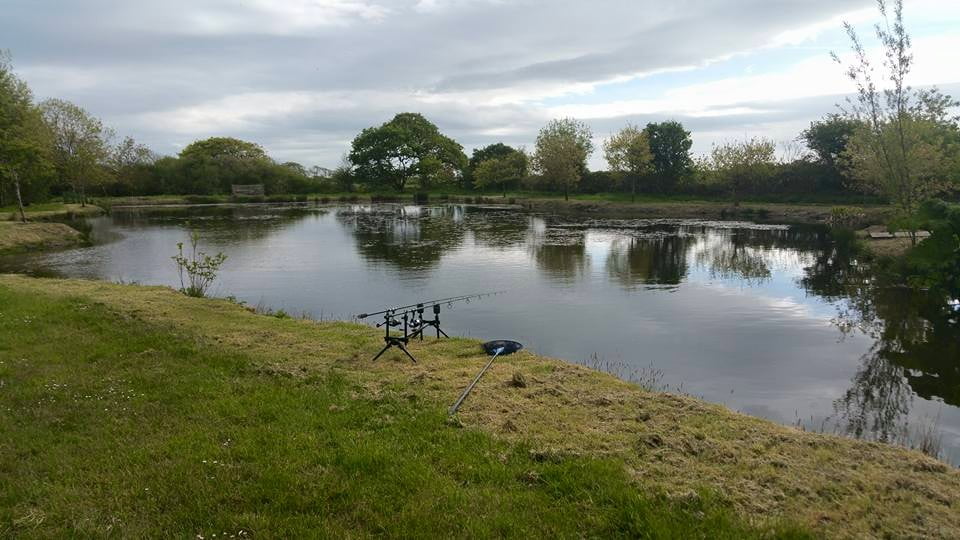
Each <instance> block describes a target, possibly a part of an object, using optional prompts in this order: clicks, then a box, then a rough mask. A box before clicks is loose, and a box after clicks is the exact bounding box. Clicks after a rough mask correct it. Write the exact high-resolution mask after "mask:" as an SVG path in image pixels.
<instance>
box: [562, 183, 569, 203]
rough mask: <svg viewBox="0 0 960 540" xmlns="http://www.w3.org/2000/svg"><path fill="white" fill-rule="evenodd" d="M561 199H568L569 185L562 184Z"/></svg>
mask: <svg viewBox="0 0 960 540" xmlns="http://www.w3.org/2000/svg"><path fill="white" fill-rule="evenodd" d="M563 200H565V201H569V200H570V186H563Z"/></svg>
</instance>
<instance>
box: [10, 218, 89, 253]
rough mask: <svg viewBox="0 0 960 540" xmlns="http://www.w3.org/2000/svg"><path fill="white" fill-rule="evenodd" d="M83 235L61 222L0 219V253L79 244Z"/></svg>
mask: <svg viewBox="0 0 960 540" xmlns="http://www.w3.org/2000/svg"><path fill="white" fill-rule="evenodd" d="M82 241H83V235H82V234H80V233H79V232H78V231H77V230H76V229H73V228H71V227H70V226H69V225H64V224H63V223H20V222H14V221H0V254H3V253H15V252H20V251H26V250H29V249H52V248H62V247H69V246H74V245H77V244H80V243H81V242H82Z"/></svg>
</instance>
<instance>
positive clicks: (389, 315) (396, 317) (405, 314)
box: [357, 291, 504, 363]
mask: <svg viewBox="0 0 960 540" xmlns="http://www.w3.org/2000/svg"><path fill="white" fill-rule="evenodd" d="M502 292H504V291H497V292H487V293H480V294H465V295H461V296H451V297H449V298H440V299H437V300H428V301H426V302H418V303H416V304H410V305H407V306H398V307H394V308H387V309H384V310H382V311H377V312H374V313H361V314H360V315H357V319H366V318H368V317H376V316H378V315H379V316H383V321H382V322H379V323H377V328H380V327H383V328H384V334H383V341H384V343H385V345H384V346H383V348H382V349H380V352H378V353H377V355H376V356H374V357H373V361H376V360H377V359H378V358H380V357H381V356H383V353H385V352H387V351H388V350H390V348H391V347H397V348H398V349H400V350H401V351H403V353H404V354H406V355H407V356H408V357H409V358H410V360H412V361H413V362H414V363H416V362H417V359H416V358H415V357H414V356H413V354H411V353H410V351H409V350H407V345H408V344H409V343H410V341H411V340H414V339H417V338H420V341H423V333H424V331H425V330H427V329H428V328H435V329H436V331H437V339H440V336H441V335H443V337H450V336H448V335H447V333H446V332H444V331H443V329H442V328H440V309H441V306H443V305H444V304H446V305H447V307H448V308H452V307H453V304H455V303H457V302H470V300H473V299H481V298H485V297H488V296H493V295H497V294H501V293H502ZM427 309H430V310H431V311H432V312H433V318H432V319H425V318H424V313H425V312H426V311H427ZM393 328H396V329H397V333H398V334H399V335H394V334H393V333H391V329H393Z"/></svg>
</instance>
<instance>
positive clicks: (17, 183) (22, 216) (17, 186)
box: [13, 173, 27, 223]
mask: <svg viewBox="0 0 960 540" xmlns="http://www.w3.org/2000/svg"><path fill="white" fill-rule="evenodd" d="M13 189H14V190H15V191H16V192H17V204H18V205H19V206H20V221H23V222H24V223H26V222H27V214H26V212H24V211H23V197H21V196H20V178H19V177H18V176H17V174H16V173H14V175H13Z"/></svg>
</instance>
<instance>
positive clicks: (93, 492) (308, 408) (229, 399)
mask: <svg viewBox="0 0 960 540" xmlns="http://www.w3.org/2000/svg"><path fill="white" fill-rule="evenodd" d="M257 365H258V364H257V363H255V362H252V361H250V359H249V358H247V357H246V356H244V354H243V353H242V352H237V351H235V350H229V349H224V348H220V347H216V346H213V345H211V344H209V343H207V342H206V341H202V340H200V339H197V338H195V337H194V336H192V335H191V334H189V333H187V332H184V331H183V330H181V329H175V328H173V327H166V326H164V325H162V324H157V323H155V322H145V321H143V320H139V319H137V318H134V317H131V316H130V315H129V314H124V313H122V312H117V311H113V310H111V309H108V308H107V307H105V306H103V305H99V304H97V303H96V302H94V301H92V300H91V299H90V298H86V297H66V296H45V295H37V294H34V293H32V292H28V291H25V290H19V289H16V288H12V287H9V286H4V285H0V413H2V414H0V537H9V536H15V537H25V538H31V537H75V536H83V537H86V536H120V537H187V536H189V537H199V536H202V537H204V538H212V537H213V535H214V534H216V535H217V536H216V537H217V538H221V537H222V536H223V535H227V537H230V536H231V535H234V536H236V537H238V538H239V537H247V536H258V537H318V536H319V537H366V536H390V537H396V536H405V537H437V536H442V537H449V536H458V537H468V536H469V537H474V536H482V537H490V536H510V537H528V536H536V537H574V536H576V537H580V536H591V537H600V536H603V537H608V536H637V537H670V538H675V537H677V538H679V537H682V538H690V537H710V538H745V537H757V536H784V537H802V536H805V533H804V532H803V531H800V530H797V529H795V528H791V527H787V526H782V527H779V528H768V527H764V528H761V529H757V528H753V527H751V526H749V525H747V524H745V523H744V522H742V521H740V520H739V519H738V518H737V517H736V515H735V514H734V513H732V512H731V511H730V510H729V509H728V507H727V506H726V505H725V504H724V503H723V502H722V501H721V500H719V499H718V498H717V497H714V496H711V495H710V494H709V493H702V494H701V495H700V496H699V497H691V498H689V500H676V499H667V498H665V497H663V496H661V495H658V494H657V493H651V492H648V491H646V490H645V489H644V488H643V486H640V485H637V484H636V483H635V481H633V480H631V479H630V478H629V477H628V475H627V474H626V473H625V471H624V470H623V466H622V464H621V463H620V462H618V461H615V460H608V459H597V458H587V457H582V458H580V457H569V458H564V459H542V458H538V457H537V456H536V455H535V454H532V453H531V452H529V451H528V449H527V448H526V447H525V446H524V445H523V444H508V443H505V442H501V441H497V440H495V439H493V438H492V437H490V436H489V435H486V434H483V433H481V432H479V431H475V430H469V429H463V428H459V427H457V426H455V425H450V424H449V423H448V422H446V421H445V415H444V411H443V408H442V406H440V405H438V404H434V403H429V402H424V401H423V400H421V399H419V398H417V395H416V394H409V393H406V392H404V388H402V387H399V386H396V387H391V388H388V391H384V392H379V393H378V394H376V395H371V394H369V393H367V392H366V391H365V390H364V387H363V386H361V385H358V384H356V383H355V382H354V381H352V380H351V377H350V375H349V374H347V373H342V372H339V371H337V370H336V369H335V368H331V369H329V370H327V371H325V372H322V373H317V374H313V375H311V376H308V377H300V378H298V377H292V376H284V375H279V374H278V372H276V371H264V370H262V369H259V368H257V367H256V366H257ZM198 535H199V536H198Z"/></svg>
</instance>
